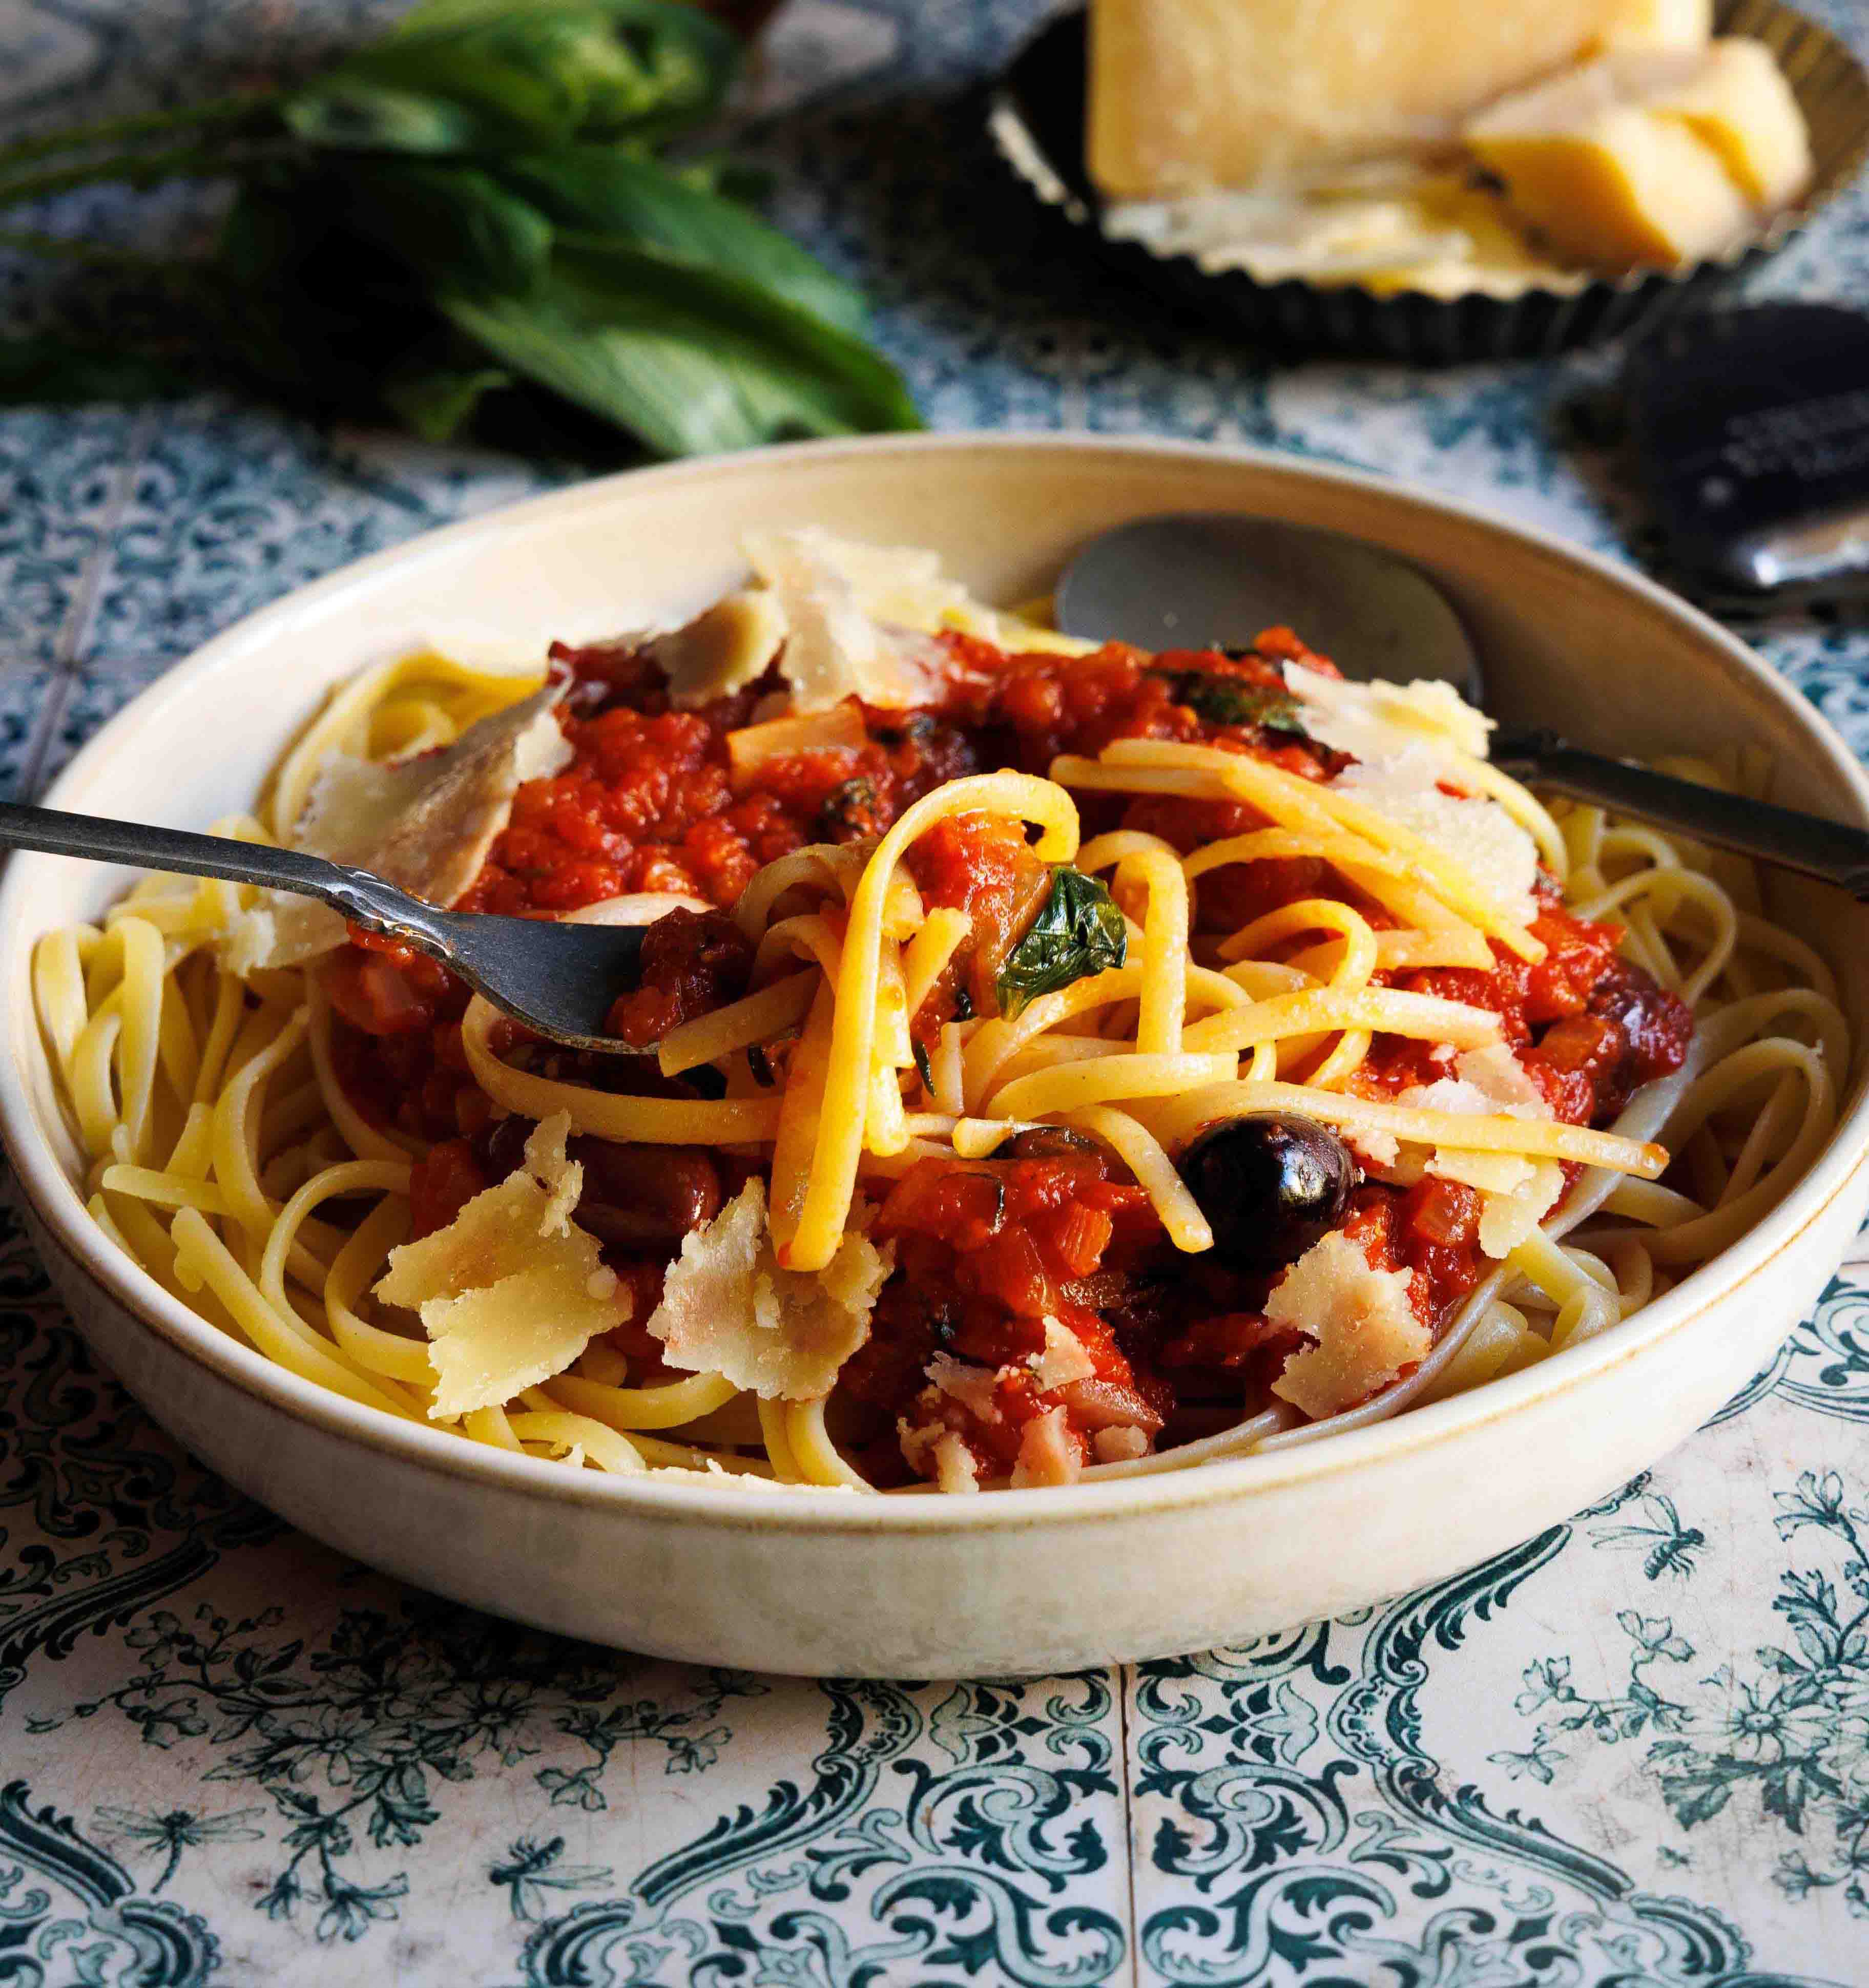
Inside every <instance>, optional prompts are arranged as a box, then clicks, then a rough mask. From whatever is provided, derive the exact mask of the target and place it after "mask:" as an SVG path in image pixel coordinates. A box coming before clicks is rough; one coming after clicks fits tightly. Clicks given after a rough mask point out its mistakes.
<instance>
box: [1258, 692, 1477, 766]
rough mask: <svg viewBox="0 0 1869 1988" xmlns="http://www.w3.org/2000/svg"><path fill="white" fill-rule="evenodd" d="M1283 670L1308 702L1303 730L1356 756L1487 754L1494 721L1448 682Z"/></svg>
mask: <svg viewBox="0 0 1869 1988" xmlns="http://www.w3.org/2000/svg"><path fill="white" fill-rule="evenodd" d="M1282 674H1283V676H1284V678H1285V688H1286V689H1288V691H1290V692H1291V693H1292V695H1293V696H1294V697H1295V698H1297V699H1298V702H1299V704H1300V705H1302V706H1303V707H1304V708H1303V711H1302V714H1301V715H1302V718H1303V721H1304V727H1305V730H1306V731H1307V732H1309V733H1310V735H1312V738H1313V739H1316V740H1318V741H1319V743H1320V744H1322V745H1329V746H1332V747H1334V748H1335V749H1336V751H1338V752H1348V753H1349V754H1351V755H1352V756H1353V757H1354V758H1356V759H1367V760H1379V759H1399V758H1400V757H1402V756H1403V755H1405V754H1406V753H1407V752H1408V751H1409V749H1410V748H1411V747H1414V746H1424V747H1426V748H1427V749H1429V750H1430V751H1431V752H1434V753H1435V754H1436V755H1437V756H1438V757H1441V758H1442V759H1445V758H1446V757H1447V756H1448V755H1449V754H1450V753H1455V752H1464V754H1465V755H1466V756H1468V758H1469V759H1485V757H1486V742H1487V739H1488V735H1489V734H1490V733H1491V730H1492V720H1491V718H1488V716H1487V715H1486V714H1485V712H1481V711H1475V709H1474V708H1473V706H1472V705H1470V704H1468V702H1466V700H1465V699H1464V698H1463V697H1462V696H1461V694H1460V693H1459V691H1457V690H1456V689H1455V688H1454V686H1453V685H1451V684H1450V683H1442V682H1441V681H1438V680H1434V681H1424V680H1420V679H1417V681H1415V682H1414V683H1410V684H1397V683H1387V682H1383V681H1376V682H1374V683H1351V682H1349V681H1346V679H1345V678H1342V677H1329V676H1326V675H1325V674H1324V673H1323V671H1322V670H1312V669H1307V668H1305V666H1304V664H1302V663H1286V664H1284V665H1283V666H1282ZM1430 784H1432V782H1431V783H1430Z"/></svg>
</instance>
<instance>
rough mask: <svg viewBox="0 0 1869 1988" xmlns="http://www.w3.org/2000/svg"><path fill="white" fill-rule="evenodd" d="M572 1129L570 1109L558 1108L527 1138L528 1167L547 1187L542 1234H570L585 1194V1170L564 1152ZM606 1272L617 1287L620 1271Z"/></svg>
mask: <svg viewBox="0 0 1869 1988" xmlns="http://www.w3.org/2000/svg"><path fill="white" fill-rule="evenodd" d="M570 1134H571V1114H570V1112H568V1111H554V1113H553V1114H552V1115H551V1116H550V1117H549V1118H541V1119H540V1121H539V1122H538V1124H536V1125H535V1126H533V1128H532V1136H531V1138H529V1139H528V1140H527V1141H526V1168H527V1171H528V1172H529V1173H530V1174H531V1175H532V1176H533V1178H534V1179H535V1180H537V1182H538V1183H539V1185H540V1186H541V1187H543V1188H544V1189H545V1192H546V1194H547V1197H548V1199H547V1202H546V1205H545V1212H544V1215H543V1216H542V1217H541V1219H540V1223H539V1229H540V1233H541V1234H542V1235H545V1236H568V1235H569V1234H570V1233H571V1217H572V1215H574V1213H575V1212H576V1211H577V1204H578V1202H579V1201H580V1200H581V1199H582V1198H583V1195H584V1168H582V1167H581V1166H580V1165H578V1163H577V1161H575V1160H567V1158H565V1156H564V1142H565V1141H566V1139H567V1138H568V1137H569V1136H570ZM603 1274H604V1276H607V1277H608V1278H609V1280H610V1282H611V1288H612V1289H613V1290H614V1289H615V1285H616V1273H615V1271H614V1270H605V1271H604V1273H603ZM593 1281H596V1280H593ZM604 1295H605V1293H604V1292H602V1291H593V1292H592V1293H591V1296H592V1297H604Z"/></svg>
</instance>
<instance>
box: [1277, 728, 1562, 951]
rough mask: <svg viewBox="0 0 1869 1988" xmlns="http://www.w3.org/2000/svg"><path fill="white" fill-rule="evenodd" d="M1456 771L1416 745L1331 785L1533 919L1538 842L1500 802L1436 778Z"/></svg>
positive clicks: (1358, 767)
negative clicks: (1460, 792)
mask: <svg viewBox="0 0 1869 1988" xmlns="http://www.w3.org/2000/svg"><path fill="white" fill-rule="evenodd" d="M1449 695H1451V692H1450V693H1449ZM1306 724H1307V728H1308V729H1309V718H1307V720H1306ZM1327 743H1328V741H1327ZM1339 750H1342V751H1348V750H1349V748H1348V747H1340V748H1339ZM1450 771H1451V769H1450V768H1448V767H1447V766H1445V765H1444V763H1443V762H1440V761H1437V759H1436V758H1435V756H1434V752H1433V751H1432V749H1431V748H1429V747H1427V746H1425V745H1420V744H1416V745H1411V746H1410V747H1409V748H1408V749H1407V750H1406V751H1405V752H1402V753H1399V754H1397V755H1394V756H1391V757H1390V758H1387V759H1359V760H1358V761H1357V762H1356V764H1354V765H1353V766H1346V767H1345V768H1344V769H1343V770H1342V773H1339V774H1338V776H1336V779H1334V780H1332V782H1331V783H1330V785H1331V786H1332V789H1333V790H1335V791H1337V792H1340V793H1344V794H1346V795H1348V796H1349V798H1350V799H1351V800H1355V801H1359V802H1361V803H1363V806H1365V807H1370V808H1373V809H1374V810H1376V813H1378V814H1380V815H1383V816H1386V817H1387V819H1388V820H1390V821H1393V822H1394V823H1397V826H1398V827H1402V828H1407V829H1412V830H1414V833H1416V834H1417V835H1418V836H1420V837H1421V839H1422V840H1424V842H1431V843H1432V844H1434V847H1436V848H1437V849H1438V850H1441V851H1442V852H1443V853H1444V854H1446V855H1447V856H1449V857H1451V858H1452V859H1453V860H1454V861H1455V862H1456V863H1458V864H1459V865H1460V866H1461V868H1462V869H1463V870H1464V871H1466V873H1467V874H1468V876H1469V877H1471V878H1472V879H1473V881H1474V882H1475V884H1478V886H1479V887H1480V889H1481V891H1484V892H1485V894H1486V895H1487V896H1488V897H1489V898H1491V899H1492V900H1493V901H1494V902H1495V903H1496V904H1498V905H1500V906H1501V907H1502V908H1503V909H1505V910H1508V911H1511V912H1512V913H1513V914H1514V915H1515V916H1516V917H1518V918H1522V919H1523V920H1525V921H1528V922H1529V921H1530V920H1531V919H1532V918H1535V916H1536V915H1537V911H1538V907H1537V904H1536V902H1535V900H1534V898H1533V897H1532V884H1533V882H1534V881H1535V878H1536V877H1537V874H1538V845H1537V844H1536V843H1535V842H1534V841H1533V840H1532V838H1531V837H1530V836H1529V835H1528V834H1527V833H1525V830H1523V829H1522V828H1521V827H1519V824H1518V823H1517V822H1515V821H1514V820H1513V819H1512V816H1510V815H1509V814H1508V813H1506V811H1505V809H1504V808H1502V806H1500V805H1499V803H1498V802H1497V801H1494V800H1486V799H1485V798H1484V797H1483V796H1478V795H1475V796H1471V797H1462V796H1455V795H1453V794H1447V793H1442V792H1441V789H1440V788H1439V787H1438V786H1437V785H1436V784H1435V783H1436V782H1437V780H1438V779H1441V778H1442V777H1443V776H1444V774H1446V773H1448V772H1450Z"/></svg>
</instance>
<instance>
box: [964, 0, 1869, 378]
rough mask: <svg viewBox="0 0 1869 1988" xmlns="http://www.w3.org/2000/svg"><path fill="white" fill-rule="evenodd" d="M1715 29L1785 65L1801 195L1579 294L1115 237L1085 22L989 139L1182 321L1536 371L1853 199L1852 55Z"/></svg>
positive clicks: (1280, 346)
mask: <svg viewBox="0 0 1869 1988" xmlns="http://www.w3.org/2000/svg"><path fill="white" fill-rule="evenodd" d="M1715 32H1716V33H1718V34H1721V35H1749V36H1750V37H1752V39H1755V40H1756V41H1761V42H1764V43H1765V44H1766V46H1767V47H1768V48H1769V49H1771V50H1772V52H1773V54H1774V55H1775V56H1776V57H1777V59H1778V63H1779V67H1780V68H1781V69H1783V71H1784V73H1785V76H1786V80H1787V81H1788V82H1789V83H1790V85H1791V88H1792V92H1793V94H1794V95H1795V96H1796V98H1797V100H1798V104H1799V106H1800V109H1801V110H1803V113H1804V117H1805V121H1806V123H1807V124H1808V125H1809V127H1810V146H1811V157H1812V167H1813V171H1812V175H1811V181H1810V186H1809V187H1808V188H1806V191H1805V192H1804V193H1803V195H1802V196H1801V197H1800V198H1799V199H1798V200H1796V201H1794V202H1793V204H1792V205H1790V206H1789V207H1787V208H1785V209H1784V210H1783V211H1782V212H1781V213H1779V214H1777V215H1773V218H1771V220H1770V221H1769V222H1767V224H1766V226H1765V227H1764V228H1762V230H1761V231H1760V232H1759V234H1758V235H1756V236H1755V237H1753V238H1752V239H1750V240H1749V241H1748V242H1745V243H1744V244H1743V245H1741V246H1739V248H1737V249H1734V251H1733V252H1732V253H1731V254H1730V255H1727V256H1725V257H1722V258H1720V259H1717V260H1713V261H1708V262H1697V263H1693V264H1691V265H1687V266H1685V267H1683V268H1681V269H1649V270H1637V271H1634V272H1631V273H1630V274H1629V275H1627V276H1621V277H1617V278H1613V279H1611V278H1599V279H1596V280H1593V281H1592V282H1588V283H1586V284H1585V285H1583V286H1582V287H1581V288H1579V289H1565V290H1556V289H1528V290H1527V291H1525V292H1524V293H1523V294H1522V295H1521V296H1514V297H1498V296H1488V295H1485V294H1482V293H1480V292H1471V293H1469V294H1468V295H1466V296H1456V297H1442V296H1429V295H1427V293H1425V292H1422V291H1419V290H1398V291H1392V292H1391V291H1385V292H1382V293H1380V294H1379V293H1377V292H1375V291H1373V290H1370V289H1366V288H1364V287H1363V286H1361V285H1360V284H1356V283H1344V284H1321V283H1309V282H1305V281H1304V280H1302V279H1301V278H1297V277H1292V278H1288V279H1286V280H1285V281H1283V282H1272V283H1266V282H1258V281H1257V280H1256V279H1254V278H1253V277H1251V276H1248V274H1247V273H1246V272H1244V270H1239V269H1225V270H1217V271H1216V270H1208V269H1203V268H1201V266H1200V264H1199V263H1198V262H1196V261H1195V259H1194V258H1193V257H1192V256H1191V255H1180V254H1165V253H1162V252H1158V251H1156V250H1155V249H1150V248H1149V247H1147V246H1146V245H1144V244H1143V243H1141V242H1134V241H1124V240H1119V239H1118V238H1115V237H1113V236H1112V235H1109V234H1107V233H1105V231H1104V228H1103V227H1102V201H1101V199H1100V198H1099V194H1097V192H1096V190H1095V188H1093V187H1092V184H1091V183H1090V179H1089V174H1087V172H1086V171H1085V166H1084V134H1085V113H1086V107H1087V106H1086V86H1085V77H1086V54H1087V42H1086V35H1085V15H1084V13H1083V12H1082V10H1081V9H1079V10H1078V11H1077V12H1072V13H1068V14H1064V15H1059V16H1058V18H1056V19H1054V20H1052V21H1051V22H1048V24H1047V25H1045V27H1044V28H1042V29H1040V30H1039V32H1038V33H1037V34H1036V35H1034V36H1033V37H1032V39H1031V40H1030V41H1029V42H1027V43H1026V45H1025V46H1024V48H1023V49H1021V51H1020V52H1019V53H1018V54H1017V56H1015V57H1014V59H1013V61H1012V63H1011V66H1010V67H1009V68H1008V69H1007V70H1006V72H1005V73H1004V76H1002V77H1001V79H1000V82H999V83H998V86H997V88H996V89H995V90H994V95H993V102H992V108H991V111H990V119H989V123H990V130H991V134H992V137H993V140H994V144H995V146H996V147H997V149H998V151H999V154H1000V156H1001V158H1002V159H1003V160H1004V161H1005V163H1006V164H1007V167H1009V168H1010V169H1011V171H1012V172H1013V173H1014V174H1015V175H1016V176H1017V177H1018V179H1019V180H1020V181H1021V183H1022V184H1024V186H1025V188H1027V189H1028V191H1029V192H1030V193H1031V194H1032V195H1033V196H1034V198H1036V199H1038V201H1041V203H1042V204H1043V205H1045V208H1048V210H1049V211H1050V212H1051V214H1052V215H1054V216H1055V218H1056V221H1057V223H1058V225H1060V226H1061V227H1062V228H1065V229H1067V230H1068V231H1069V232H1070V233H1071V234H1072V235H1074V236H1075V237H1076V238H1078V240H1079V241H1080V242H1082V245H1083V248H1084V249H1085V252H1087V253H1095V254H1097V255H1101V256H1102V259H1103V260H1104V261H1105V263H1106V264H1107V265H1108V266H1109V267H1110V268H1111V269H1112V270H1114V271H1116V272H1118V273H1119V274H1120V275H1122V276H1125V277H1126V278H1127V279H1129V280H1130V281H1132V282H1135V283H1136V284H1139V285H1140V286H1143V288H1145V289H1150V290H1153V291H1154V292H1156V295H1157V296H1160V297H1161V298H1163V299H1164V300H1165V301H1166V302H1167V303H1170V304H1171V305H1173V306H1176V307H1177V309H1180V310H1181V311H1183V312H1188V313H1194V314H1196V315H1198V316H1201V317H1204V318H1205V319H1207V320H1209V321H1210V322H1211V323H1214V324H1216V325H1218V326H1221V328H1223V329H1224V330H1230V331H1233V332H1235V333H1239V334H1240V335H1241V336H1243V337H1245V338H1247V339H1248V340H1251V341H1252V342H1253V343H1255V344H1259V345H1263V346H1266V347H1271V348H1272V349H1273V350H1275V351H1277V352H1279V353H1283V354H1286V355H1289V356H1293V357H1297V356H1307V357H1309V356H1313V355H1317V356H1323V355H1334V356H1337V357H1356V358H1374V359H1389V360H1398V361H1400V362H1402V363H1407V364H1411V365H1451V364H1455V363H1461V362H1463V361H1471V360H1488V359H1495V360H1497V359H1535V358H1542V357H1548V356H1549V354H1551V353H1556V352H1562V351H1565V350H1569V349H1570V348H1571V347H1576V346H1580V345H1589V344H1593V343H1597V342H1599V341H1600V340H1604V339H1609V338H1613V337H1616V336H1620V335H1621V334H1623V333H1628V332H1632V331H1634V330H1637V329H1638V328H1640V327H1644V326H1647V325H1650V324H1651V323H1654V321H1655V320H1657V319H1659V318H1660V317H1661V316H1664V314H1666V313H1669V312H1671V310H1673V309H1676V308H1678V306H1680V305H1681V303H1684V302H1686V301H1688V299H1701V298H1704V297H1705V296H1707V295H1708V293H1709V292H1712V291H1713V290H1715V289H1718V288H1720V287H1722V286H1725V285H1726V284H1728V283H1730V282H1732V280H1733V279H1735V278H1736V277H1738V276H1742V275H1743V274H1745V272H1747V271H1749V270H1750V269H1754V268H1756V266H1757V265H1759V263H1760V262H1762V261H1763V260H1764V259H1765V258H1766V257H1767V256H1768V255H1772V254H1773V252H1775V251H1776V250H1777V249H1781V248H1783V246H1784V245H1785V244H1786V242H1788V241H1789V240H1790V239H1791V238H1792V237H1793V235H1796V234H1797V233H1798V232H1799V231H1800V229H1802V228H1803V227H1804V226H1805V225H1806V224H1807V223H1808V222H1809V221H1810V219H1811V218H1812V217H1813V215H1816V214H1817V212H1818V211H1819V210H1820V209H1821V208H1823V207H1824V206H1825V205H1827V204H1828V203H1829V202H1830V201H1832V200H1833V199H1834V198H1836V196H1837V194H1840V192H1842V191H1843V190H1844V188H1846V187H1847V186H1848V185H1849V184H1850V181H1852V180H1854V178H1855V177H1856V175H1857V172H1858V171H1860V170H1861V167H1862V164H1863V161H1864V158H1865V157H1869V74H1866V73H1864V69H1863V66H1862V65H1861V63H1858V62H1857V59H1855V57H1854V56H1853V55H1852V54H1851V53H1850V51H1849V49H1847V48H1846V47H1845V46H1844V44H1843V43H1842V42H1840V41H1839V40H1838V39H1837V37H1836V36H1835V35H1833V34H1831V33H1830V32H1829V31H1828V30H1827V29H1824V28H1823V27H1820V25H1818V24H1817V22H1814V21H1813V20H1811V19H1809V18H1808V17H1807V16H1806V15H1803V14H1800V13H1799V12H1797V11H1796V9H1795V8H1791V7H1787V6H1785V5H1782V4H1780V0H1719V4H1718V5H1716V6H1715Z"/></svg>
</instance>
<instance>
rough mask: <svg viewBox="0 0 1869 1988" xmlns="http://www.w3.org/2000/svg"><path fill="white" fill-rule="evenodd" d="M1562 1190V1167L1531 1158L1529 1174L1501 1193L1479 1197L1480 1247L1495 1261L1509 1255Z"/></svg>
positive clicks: (1549, 1161)
mask: <svg viewBox="0 0 1869 1988" xmlns="http://www.w3.org/2000/svg"><path fill="white" fill-rule="evenodd" d="M1563 1193H1564V1169H1563V1168H1562V1167H1561V1166H1559V1165H1558V1163H1557V1162H1556V1161H1555V1160H1539V1161H1535V1162H1533V1164H1532V1171H1531V1177H1530V1178H1529V1179H1528V1180H1525V1181H1523V1182H1521V1183H1520V1184H1519V1185H1518V1186H1517V1187H1515V1188H1512V1190H1511V1191H1510V1192H1508V1193H1505V1194H1482V1195H1481V1197H1480V1248H1481V1250H1482V1251H1484V1252H1485V1254H1486V1255H1487V1256H1490V1257H1491V1258H1492V1259H1494V1260H1495V1262H1497V1261H1499V1260H1500V1259H1503V1258H1505V1257H1507V1256H1510V1255H1511V1254H1512V1252H1513V1251H1514V1250H1515V1249H1517V1248H1518V1247H1519V1244H1520V1243H1521V1242H1524V1240H1525V1238H1526V1237H1527V1236H1529V1235H1530V1234H1531V1233H1532V1231H1533V1230H1534V1229H1535V1228H1537V1226H1538V1225H1539V1223H1540V1222H1542V1221H1543V1220H1544V1219H1545V1217H1546V1215H1549V1213H1550V1212H1551V1211H1552V1209H1553V1208H1555V1207H1556V1205H1557V1204H1558V1202H1559V1200H1561V1199H1563Z"/></svg>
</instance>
